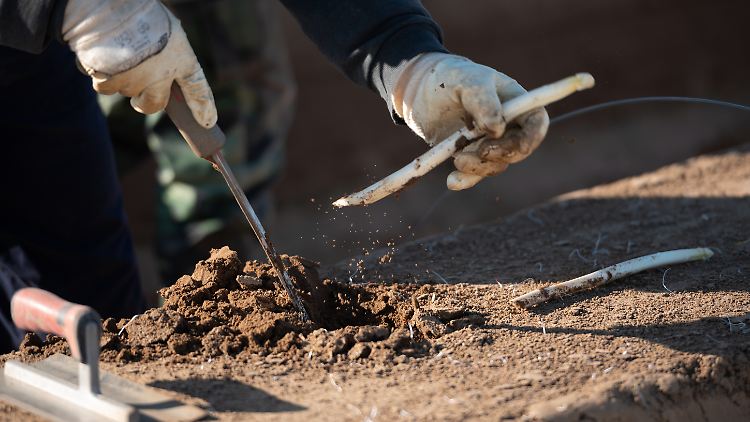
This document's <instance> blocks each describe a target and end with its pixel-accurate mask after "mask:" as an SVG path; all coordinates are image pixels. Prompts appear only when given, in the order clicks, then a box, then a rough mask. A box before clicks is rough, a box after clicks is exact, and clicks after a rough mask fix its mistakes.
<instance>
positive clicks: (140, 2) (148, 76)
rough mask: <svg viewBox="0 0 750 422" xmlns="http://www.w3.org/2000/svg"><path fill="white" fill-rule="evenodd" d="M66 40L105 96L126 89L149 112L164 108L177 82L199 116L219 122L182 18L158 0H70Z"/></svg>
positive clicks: (209, 122) (136, 106)
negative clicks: (181, 21)
mask: <svg viewBox="0 0 750 422" xmlns="http://www.w3.org/2000/svg"><path fill="white" fill-rule="evenodd" d="M62 33H63V39H64V40H65V41H67V42H68V44H69V45H70V48H71V49H72V50H73V51H74V52H75V53H76V55H77V57H78V61H79V62H80V64H81V65H82V67H83V69H84V70H85V71H86V73H88V74H89V75H90V76H91V78H92V79H93V84H94V89H95V90H96V91H98V92H100V93H102V94H114V93H120V94H122V95H124V96H126V97H131V99H130V104H131V105H132V106H133V108H134V109H136V110H137V111H139V112H141V113H144V114H151V113H156V112H157V111H159V110H163V109H164V108H165V107H166V105H167V102H168V100H169V95H170V89H171V86H172V82H173V81H176V82H177V84H178V85H179V86H180V88H181V89H182V92H183V94H184V96H185V101H186V103H187V105H188V106H189V107H190V110H191V111H192V113H193V117H195V120H196V121H197V122H198V123H200V124H201V125H203V126H204V127H207V128H208V127H212V126H213V125H215V124H216V105H215V104H214V98H213V93H212V92H211V88H210V87H209V86H208V82H207V81H206V77H205V75H204V74H203V69H202V68H201V66H200V64H199V63H198V59H197V58H196V57H195V53H194V52H193V49H192V48H191V47H190V44H189V43H188V40H187V36H186V35H185V31H183V30H182V26H180V21H179V20H178V19H177V18H176V17H175V16H174V15H173V14H172V13H171V12H170V11H169V10H168V9H167V8H166V7H164V5H162V4H161V2H159V1H158V0H68V4H67V6H66V8H65V17H64V19H63V30H62Z"/></svg>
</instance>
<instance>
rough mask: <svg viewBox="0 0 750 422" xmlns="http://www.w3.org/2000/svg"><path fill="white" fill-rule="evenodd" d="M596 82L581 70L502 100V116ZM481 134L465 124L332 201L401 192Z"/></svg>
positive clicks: (359, 201) (458, 184) (465, 182)
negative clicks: (395, 168)
mask: <svg viewBox="0 0 750 422" xmlns="http://www.w3.org/2000/svg"><path fill="white" fill-rule="evenodd" d="M593 86H594V77H593V76H591V74H589V73H578V74H576V75H573V76H570V77H567V78H565V79H562V80H560V81H557V82H554V83H551V84H549V85H544V86H542V87H539V88H537V89H534V90H532V91H529V92H528V93H526V94H524V95H521V96H519V97H516V98H513V99H511V100H508V101H506V102H505V103H503V117H504V118H505V121H506V122H510V121H512V120H513V119H515V118H517V117H518V116H520V115H522V114H524V113H526V112H528V111H531V110H533V109H535V108H539V107H544V106H546V105H548V104H551V103H553V102H555V101H558V100H561V99H563V98H565V97H567V96H568V95H570V94H572V93H574V92H577V91H581V90H584V89H588V88H591V87H593ZM481 137H482V133H480V132H479V131H476V130H469V129H467V128H465V127H464V128H462V129H460V130H458V131H456V132H454V133H453V134H452V135H450V136H449V137H448V138H446V139H445V140H443V141H441V142H440V143H438V144H437V145H435V146H433V147H432V148H431V149H430V150H429V151H427V152H425V153H424V154H422V155H421V156H419V157H417V158H416V159H415V160H414V161H412V162H411V163H409V164H407V165H406V166H405V167H403V168H401V169H400V170H398V171H396V172H395V173H393V174H391V175H390V176H387V177H386V178H384V179H382V180H380V181H379V182H377V183H374V184H372V185H371V186H369V187H367V188H365V189H363V190H361V191H359V192H357V193H353V194H351V195H348V196H344V197H342V198H339V199H338V200H337V201H336V202H334V203H333V205H334V206H335V207H347V206H351V205H367V204H372V203H374V202H377V201H379V200H381V199H383V198H385V197H386V196H388V195H390V194H392V193H395V192H398V191H400V190H401V189H403V188H404V187H405V186H406V185H408V184H410V183H413V182H414V181H415V180H417V179H418V178H420V177H421V176H424V175H425V174H427V173H428V172H429V171H430V170H432V169H434V168H435V167H437V166H438V165H440V163H442V162H443V161H445V160H447V159H448V158H450V157H451V156H453V154H455V153H456V152H457V151H460V150H461V149H463V148H464V147H465V146H467V145H468V144H470V143H471V142H473V141H475V140H478V139H479V138H481ZM477 181H478V180H474V179H473V178H472V177H464V178H462V179H461V180H454V181H450V180H449V188H451V189H453V190H460V189H463V188H466V187H470V186H473V185H474V184H476V183H477Z"/></svg>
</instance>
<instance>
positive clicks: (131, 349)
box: [21, 247, 482, 362]
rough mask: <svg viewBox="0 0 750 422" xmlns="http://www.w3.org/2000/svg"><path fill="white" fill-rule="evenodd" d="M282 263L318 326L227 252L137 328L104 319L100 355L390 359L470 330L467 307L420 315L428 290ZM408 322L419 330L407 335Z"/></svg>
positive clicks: (266, 274)
mask: <svg viewBox="0 0 750 422" xmlns="http://www.w3.org/2000/svg"><path fill="white" fill-rule="evenodd" d="M282 259H283V261H284V264H285V266H286V267H287V268H288V272H289V275H290V276H291V277H292V279H293V281H294V283H295V287H296V289H297V291H298V293H299V295H300V297H301V298H302V300H303V301H304V302H305V305H306V307H307V308H308V310H309V312H310V315H311V317H312V321H302V320H301V319H300V318H299V314H298V313H297V312H296V311H295V309H294V307H293V306H292V303H291V301H290V300H289V297H288V296H287V294H286V292H285V291H283V290H279V289H277V288H276V287H275V286H274V280H275V278H276V274H275V270H274V269H273V268H272V267H271V265H270V264H266V263H261V262H258V261H252V262H247V263H245V264H244V265H243V264H242V262H241V261H240V260H239V258H238V256H237V253H236V252H234V251H232V250H230V249H229V248H227V247H223V248H221V249H214V250H212V251H211V256H210V257H209V258H208V259H206V260H203V261H200V262H198V264H196V266H195V271H194V272H193V274H192V275H189V276H188V275H185V276H183V277H181V278H180V279H179V280H177V282H176V283H175V284H174V285H173V286H171V287H168V288H165V289H162V290H161V291H160V292H159V293H160V295H161V296H162V297H163V298H164V305H163V306H162V307H160V308H155V309H150V310H149V311H147V312H146V313H144V314H143V315H139V316H137V317H135V318H134V319H133V320H132V321H130V322H128V320H121V321H114V320H111V319H110V320H107V321H105V322H104V324H103V328H104V335H103V342H102V348H103V350H102V359H103V360H104V361H112V362H130V361H141V360H154V359H159V358H164V357H167V356H177V357H180V356H181V357H185V358H189V357H195V356H204V357H216V356H221V355H230V356H234V355H237V354H240V353H243V352H246V353H263V354H267V353H272V352H282V353H283V352H289V351H291V354H292V355H295V356H302V355H304V353H307V356H308V358H312V357H313V356H315V357H316V358H317V359H320V360H321V361H323V362H333V361H336V360H340V359H352V360H356V359H366V358H379V359H390V358H392V357H393V356H395V355H396V354H407V355H418V354H421V353H424V352H425V351H426V350H429V340H428V339H434V338H438V337H441V336H442V335H445V334H446V333H449V332H451V331H454V330H457V329H462V328H465V327H467V326H469V325H470V324H467V323H466V321H465V320H466V318H465V316H466V315H467V312H466V311H465V310H464V309H455V310H448V311H447V310H444V309H442V310H440V309H439V310H435V311H430V310H422V309H419V310H416V312H415V309H414V303H415V302H416V300H412V298H413V297H415V296H419V295H420V294H422V293H423V290H424V287H422V286H419V285H395V284H394V285H383V284H363V285H349V284H342V283H338V282H336V281H333V280H330V279H324V280H320V278H319V275H318V272H317V264H316V263H314V262H312V261H309V260H307V259H305V258H302V257H298V256H282ZM425 287H427V288H428V287H429V286H425ZM473 318H474V319H473V320H471V323H473V324H475V325H476V324H479V323H481V321H482V320H481V317H480V316H478V315H473ZM410 322H411V324H412V326H413V327H415V330H413V334H411V335H408V336H405V335H404V329H405V328H406V327H408V326H409V324H410ZM126 324H127V325H126ZM122 327H125V328H124V330H122ZM121 330H122V333H121V335H119V336H118V333H119V332H120V331H121ZM407 332H408V330H407ZM34 337H36V336H34ZM34 337H30V338H29V339H28V341H27V342H26V343H25V345H26V346H25V347H24V348H22V350H21V353H26V354H32V355H36V354H47V352H46V349H48V348H49V349H50V350H52V349H54V350H55V351H61V349H62V350H64V347H65V342H64V341H61V339H58V338H51V339H50V340H48V341H47V342H46V343H45V342H42V341H41V340H40V339H38V338H34Z"/></svg>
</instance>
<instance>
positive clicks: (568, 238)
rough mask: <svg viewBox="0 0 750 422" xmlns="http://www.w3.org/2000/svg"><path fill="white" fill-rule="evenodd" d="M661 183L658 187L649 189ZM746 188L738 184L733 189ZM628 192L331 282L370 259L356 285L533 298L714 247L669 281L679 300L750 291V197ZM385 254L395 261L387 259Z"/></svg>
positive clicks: (445, 240)
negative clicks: (533, 284)
mask: <svg viewBox="0 0 750 422" xmlns="http://www.w3.org/2000/svg"><path fill="white" fill-rule="evenodd" d="M661 182H662V181H661V179H659V178H657V177H654V178H653V180H650V179H646V180H644V181H641V184H645V185H647V184H649V183H651V184H655V185H658V184H659V183H661ZM746 182H747V180H742V179H741V180H735V181H734V185H736V186H740V185H741V184H744V183H746ZM748 186H750V185H748ZM743 189H745V188H741V189H739V190H740V191H742V190H743ZM630 190H633V191H638V190H641V187H640V186H629V187H628V188H626V189H622V191H623V192H622V195H623V196H622V197H615V198H571V199H567V200H561V201H557V202H551V203H547V204H543V205H541V206H538V207H536V208H533V209H530V210H526V211H522V212H519V213H516V214H514V215H512V216H510V217H507V218H503V219H501V220H498V221H495V222H488V223H485V224H482V225H478V226H472V227H462V228H459V229H457V230H455V231H454V232H452V233H445V234H441V235H438V236H433V237H429V238H425V239H420V240H417V241H413V242H409V243H406V244H404V245H402V246H399V247H398V248H397V249H396V251H395V252H389V250H388V249H382V250H376V251H372V252H371V253H370V254H369V255H368V256H365V257H358V258H355V259H353V260H349V261H344V262H341V263H339V264H337V265H336V266H334V267H333V268H331V270H330V274H331V275H333V276H334V277H337V278H339V279H348V278H349V277H352V273H353V271H352V269H351V262H356V260H358V259H363V261H364V265H361V267H362V269H361V270H358V271H355V272H354V276H353V277H352V281H354V282H363V281H364V282H368V281H397V282H405V281H416V282H420V283H434V284H440V283H447V284H456V283H469V284H496V283H502V284H504V285H515V286H516V287H517V288H518V290H519V291H520V292H522V291H525V290H527V288H526V287H525V286H524V285H525V284H526V283H524V282H527V281H533V280H536V281H542V282H548V283H556V282H561V281H565V280H568V279H571V278H575V277H578V276H581V275H583V274H587V273H589V272H592V271H595V270H598V269H601V268H604V267H606V266H608V265H612V264H615V263H618V262H622V261H625V260H628V259H632V258H636V257H639V256H643V255H648V254H652V253H655V252H661V251H666V250H672V249H681V248H693V247H710V248H712V250H714V252H715V255H714V256H713V257H712V258H711V259H710V260H708V261H705V262H694V263H687V264H680V265H674V266H672V268H670V270H669V272H668V274H666V276H664V281H665V284H666V285H667V287H668V288H669V289H670V290H672V291H747V290H750V283H747V282H746V279H747V274H750V265H748V264H749V263H750V260H749V259H748V257H750V188H746V189H745V190H747V196H734V197H718V198H717V197H705V196H700V197H673V198H670V197H638V196H631V195H633V194H634V192H633V193H631V192H630ZM644 190H648V189H645V188H644ZM734 190H738V189H736V188H735V189H734ZM718 193H719V192H717V194H718ZM733 194H734V195H737V194H738V192H733ZM386 253H387V254H389V256H387V258H388V259H387V260H385V259H383V258H382V257H383V255H384V254H386ZM384 261H385V262H386V263H385V264H383V263H381V262H384ZM665 269H666V268H663V269H661V270H651V271H647V272H643V273H639V274H635V275H633V276H630V277H627V278H625V279H622V280H617V281H615V282H613V283H612V284H611V285H607V286H603V287H600V288H598V289H596V290H594V291H592V292H588V293H580V294H576V295H573V296H570V297H567V298H563V299H562V300H558V301H556V302H552V303H551V304H550V305H547V307H544V306H540V307H538V308H537V309H538V310H539V311H540V312H543V311H544V310H545V309H547V310H548V311H550V310H553V309H554V308H555V307H556V306H568V305H570V304H572V303H574V302H577V301H578V300H580V299H584V298H587V297H591V296H597V295H606V294H607V293H610V292H613V291H616V290H621V289H634V288H635V289H638V290H642V291H654V292H658V291H661V292H665V290H664V287H663V285H662V276H663V275H664V274H663V273H664V270H665Z"/></svg>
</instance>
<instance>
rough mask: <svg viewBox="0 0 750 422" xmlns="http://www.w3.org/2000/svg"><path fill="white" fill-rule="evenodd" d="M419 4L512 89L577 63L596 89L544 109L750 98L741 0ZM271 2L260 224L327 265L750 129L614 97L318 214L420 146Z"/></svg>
mask: <svg viewBox="0 0 750 422" xmlns="http://www.w3.org/2000/svg"><path fill="white" fill-rule="evenodd" d="M424 4H425V6H426V7H427V8H428V9H429V10H430V12H431V13H432V14H433V16H434V17H435V19H436V20H437V21H438V23H440V24H441V25H442V27H443V29H444V39H445V43H446V45H447V47H448V48H449V49H450V50H451V51H453V52H455V53H458V54H462V55H465V56H467V57H469V58H471V59H472V60H474V61H476V62H479V63H482V64H486V65H488V66H492V67H495V68H496V69H498V70H500V71H502V72H504V73H506V74H508V75H510V76H512V77H514V78H515V79H517V80H518V81H519V82H520V83H521V84H522V85H524V86H525V87H526V88H529V89H531V88H534V87H536V86H539V85H542V84H545V83H547V82H551V81H554V80H557V79H560V78H562V77H564V76H567V75H570V74H572V73H575V72H578V71H588V72H590V73H592V74H593V75H594V76H595V77H596V79H597V86H596V87H595V88H594V89H593V90H591V91H587V92H584V93H580V94H576V95H575V96H573V97H571V98H569V99H567V100H564V101H562V102H560V103H558V104H555V105H553V106H552V107H550V108H549V112H550V116H551V117H552V118H553V119H554V118H555V117H556V116H560V115H563V114H564V113H567V112H570V111H572V110H576V109H579V108H581V107H585V106H589V105H593V104H598V103H603V102H607V101H611V100H619V99H624V98H633V97H641V96H685V97H700V98H710V99H720V100H725V101H731V102H737V103H744V104H748V103H750V84H749V83H748V76H747V75H748V70H749V69H750V55H748V54H747V53H748V51H750V37H748V36H747V24H748V23H747V19H748V16H750V3H748V2H744V1H741V0H725V1H716V2H705V1H698V0H689V1H685V0H683V1H677V0H667V1H661V2H657V3H655V2H650V1H645V0H641V1H632V0H612V1H608V2H590V1H584V0H574V1H566V2H557V1H552V0H531V1H521V0H513V1H496V2H489V1H471V2H460V3H459V2H456V1H450V0H427V1H424ZM281 14H282V18H283V20H284V27H285V32H286V39H287V44H288V48H289V54H290V59H291V62H292V65H293V69H294V73H295V77H296V81H297V106H296V119H295V122H294V124H293V127H292V130H291V132H290V134H289V137H288V142H287V157H288V161H287V167H286V171H285V174H284V176H283V178H282V179H281V180H280V181H279V183H278V185H277V186H276V188H275V190H274V192H275V196H276V201H277V207H276V213H275V217H274V219H273V221H272V222H271V224H270V231H271V233H272V236H273V239H274V241H275V243H276V244H277V248H278V249H279V250H280V251H282V252H285V253H290V254H291V253H293V254H300V255H304V256H307V257H309V258H311V259H315V260H319V261H322V262H323V263H334V262H337V261H340V260H343V259H346V258H348V257H351V256H354V255H358V254H361V253H366V252H367V251H369V250H372V249H373V248H376V247H381V246H386V245H387V244H389V243H394V242H395V243H399V242H402V241H404V240H410V239H413V238H415V237H421V236H425V235H428V234H432V233H437V232H443V231H449V230H455V229H456V228H458V227H460V226H464V225H471V224H475V223H478V222H483V221H488V220H492V219H497V218H500V217H502V216H504V215H508V214H509V213H512V212H514V211H517V210H519V209H522V208H524V207H527V206H530V205H532V204H535V203H538V202H541V201H544V200H546V199H548V198H550V197H553V196H555V195H558V194H561V193H564V192H567V191H570V190H573V189H578V188H583V187H588V186H592V185H595V184H599V183H602V182H607V181H612V180H615V179H618V178H621V177H624V176H628V175H633V174H638V173H641V172H644V171H648V170H652V169H655V168H657V167H659V166H662V165H664V164H666V163H671V162H676V161H680V160H684V159H685V158H687V157H691V156H695V155H698V154H701V153H705V152H710V151H715V150H719V149H723V148H726V147H729V146H732V145H737V144H740V143H745V142H748V141H750V118H749V117H750V115H748V113H747V112H744V111H739V110H735V109H731V108H728V107H719V106H714V105H705V104H692V103H676V102H668V103H645V104H637V105H624V106H617V107H611V108H606V109H603V110H600V111H596V112H592V113H589V114H585V115H582V116H578V117H574V118H571V119H568V120H564V121H562V122H559V123H554V124H553V125H552V126H551V127H550V131H549V133H548V136H547V139H546V141H545V143H544V144H543V145H542V146H541V147H540V149H539V150H538V151H537V152H536V153H535V154H534V155H532V156H531V157H530V158H529V159H528V160H526V161H524V162H522V163H520V164H517V165H514V166H511V168H510V169H509V170H508V172H506V173H505V174H503V175H501V176H498V177H495V178H492V179H488V180H485V181H483V182H482V183H481V184H479V185H478V186H477V187H475V188H473V189H470V190H468V191H463V192H448V191H447V190H446V188H445V176H446V175H447V174H448V172H449V171H450V169H451V166H450V165H448V164H445V165H443V167H441V168H439V169H437V170H436V171H434V172H433V173H431V174H430V175H428V176H427V177H425V178H423V180H421V181H420V182H419V183H417V184H415V185H413V186H411V187H410V188H409V189H408V190H406V191H404V192H402V193H401V194H400V195H399V196H398V197H393V198H388V199H385V200H383V201H381V202H380V203H378V204H376V205H374V206H370V207H366V208H352V209H344V210H333V209H332V208H331V207H330V203H331V202H332V200H335V199H336V198H338V197H339V196H341V195H343V194H346V193H349V192H352V191H355V190H359V189H361V188H363V187H364V186H365V185H367V184H369V183H370V182H372V181H375V180H376V179H379V178H382V177H383V176H386V175H387V174H390V173H391V172H392V171H394V170H396V169H397V168H399V167H401V166H402V165H404V164H405V163H407V162H408V161H410V160H411V159H413V158H414V157H416V156H417V155H418V154H421V153H422V152H423V151H424V150H425V148H426V147H425V145H424V143H423V142H422V141H421V140H419V139H418V138H417V137H416V136H414V135H413V134H412V133H411V132H410V131H409V130H408V128H406V127H405V126H404V127H400V126H396V125H394V124H393V123H392V122H391V120H390V116H389V114H388V112H387V110H386V107H385V104H384V103H383V101H382V100H381V99H380V98H379V97H377V96H376V95H373V94H372V93H371V92H368V91H367V90H365V89H363V88H361V87H358V86H355V85H354V84H352V83H350V82H349V81H347V80H346V78H345V77H344V76H343V75H342V74H340V73H339V72H338V71H337V70H336V69H335V68H334V67H333V66H332V65H330V64H329V63H328V62H326V61H325V59H324V58H323V57H322V55H321V54H320V53H319V51H318V50H317V49H316V47H315V46H314V45H313V44H312V43H311V42H310V41H309V40H307V39H306V38H305V37H304V34H303V33H302V32H301V30H300V29H299V27H298V26H297V24H296V23H295V22H294V21H293V19H292V18H291V16H289V15H288V13H287V12H286V11H282V12H281ZM153 167H154V166H153V163H144V164H143V165H141V166H139V167H137V168H135V169H134V170H132V171H131V172H130V173H129V174H127V175H126V176H125V177H124V178H123V182H124V186H125V193H126V202H127V207H128V212H129V214H130V218H131V222H132V223H133V226H134V232H135V235H136V240H137V242H140V243H147V242H149V239H150V236H151V235H150V233H151V232H152V230H153V219H152V218H151V215H150V213H152V211H151V210H152V209H153V206H151V205H150V204H149V203H148V198H145V197H144V196H143V195H142V192H143V186H144V185H143V184H144V183H147V182H148V180H149V179H152V173H153ZM248 235H249V234H248ZM215 246H216V247H219V246H221V245H215ZM206 254H208V251H206ZM148 259H149V258H148V257H145V258H144V259H143V260H144V261H148ZM142 264H143V265H146V266H148V265H149V264H148V262H145V263H142ZM189 270H190V269H186V270H185V271H186V272H189Z"/></svg>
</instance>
